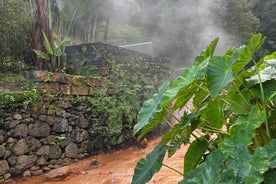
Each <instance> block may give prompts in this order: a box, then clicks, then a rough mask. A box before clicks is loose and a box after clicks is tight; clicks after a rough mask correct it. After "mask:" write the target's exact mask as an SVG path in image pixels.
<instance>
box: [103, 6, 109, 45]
mask: <svg viewBox="0 0 276 184" xmlns="http://www.w3.org/2000/svg"><path fill="white" fill-rule="evenodd" d="M109 21H110V13H109V11H108V12H107V18H106V24H105V31H104V42H105V43H106V42H107V35H108V26H109Z"/></svg>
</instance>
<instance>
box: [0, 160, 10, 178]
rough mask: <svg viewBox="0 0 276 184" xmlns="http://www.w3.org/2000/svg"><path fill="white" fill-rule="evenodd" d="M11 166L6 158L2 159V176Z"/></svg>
mask: <svg viewBox="0 0 276 184" xmlns="http://www.w3.org/2000/svg"><path fill="white" fill-rule="evenodd" d="M9 169H10V167H9V164H8V162H7V161H6V160H0V176H2V175H4V174H6V173H7V172H8V171H9Z"/></svg>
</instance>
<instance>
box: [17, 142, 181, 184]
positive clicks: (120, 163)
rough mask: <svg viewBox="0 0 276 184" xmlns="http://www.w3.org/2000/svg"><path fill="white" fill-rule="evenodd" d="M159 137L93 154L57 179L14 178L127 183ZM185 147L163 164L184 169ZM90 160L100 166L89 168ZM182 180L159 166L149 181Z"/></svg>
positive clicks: (34, 182)
mask: <svg viewBox="0 0 276 184" xmlns="http://www.w3.org/2000/svg"><path fill="white" fill-rule="evenodd" d="M159 141H160V138H155V139H153V140H150V141H149V142H148V146H147V147H146V148H145V149H142V148H138V147H134V146H133V147H130V148H128V149H125V150H120V151H116V152H114V153H112V154H100V155H97V156H92V157H89V158H87V159H84V160H80V161H78V162H76V163H73V164H70V165H69V167H70V169H71V170H72V173H71V174H70V175H68V176H67V177H65V178H64V179H63V180H60V181H48V180H47V179H46V178H45V176H43V175H41V176H36V177H31V178H27V179H20V180H16V182H15V183H16V184H94V183H95V184H130V183H131V179H132V175H133V173H134V168H135V166H136V164H137V162H138V161H139V160H140V159H141V158H143V157H145V156H146V155H147V154H148V153H149V152H151V151H152V150H153V149H154V146H155V145H157V144H158V143H159ZM185 152H186V148H182V150H181V151H178V152H176V154H175V155H174V156H173V157H172V158H168V157H167V156H166V158H165V162H164V163H165V164H167V165H169V166H170V167H173V168H175V169H177V170H178V171H180V172H182V171H183V157H184V154H185ZM93 160H97V161H99V163H98V164H99V165H98V166H95V167H93V166H92V167H91V166H90V164H91V162H92V161H93ZM181 179H182V176H181V175H179V174H178V173H176V172H174V171H172V170H170V169H168V168H166V167H162V169H161V170H160V172H159V173H157V174H155V175H154V177H153V178H152V180H151V181H150V182H148V184H155V183H156V184H168V183H172V184H173V183H177V182H178V181H180V180H181Z"/></svg>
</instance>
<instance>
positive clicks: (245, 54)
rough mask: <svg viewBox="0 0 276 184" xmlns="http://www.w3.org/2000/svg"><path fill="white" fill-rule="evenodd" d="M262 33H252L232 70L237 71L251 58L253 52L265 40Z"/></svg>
mask: <svg viewBox="0 0 276 184" xmlns="http://www.w3.org/2000/svg"><path fill="white" fill-rule="evenodd" d="M265 39H266V38H265V37H263V36H262V34H256V35H254V36H253V37H252V38H251V40H250V41H249V43H248V45H246V46H245V47H244V49H243V50H242V51H241V52H240V59H239V61H238V62H236V63H235V64H234V65H233V72H234V73H235V74H237V73H239V72H240V71H241V70H242V69H243V68H244V67H245V66H246V65H247V64H248V63H249V62H250V61H251V60H252V57H253V55H254V53H255V52H256V51H257V50H258V49H259V48H260V47H261V46H262V44H263V43H264V41H265Z"/></svg>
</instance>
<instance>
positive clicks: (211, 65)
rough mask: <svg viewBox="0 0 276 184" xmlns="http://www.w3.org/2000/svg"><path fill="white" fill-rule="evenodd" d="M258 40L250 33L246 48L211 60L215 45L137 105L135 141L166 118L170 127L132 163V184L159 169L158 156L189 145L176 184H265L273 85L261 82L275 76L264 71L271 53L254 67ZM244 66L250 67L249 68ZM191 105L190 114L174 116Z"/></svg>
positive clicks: (272, 134)
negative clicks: (155, 145) (188, 104)
mask: <svg viewBox="0 0 276 184" xmlns="http://www.w3.org/2000/svg"><path fill="white" fill-rule="evenodd" d="M264 41H265V37H263V36H262V35H261V34H256V35H254V36H253V37H252V38H251V40H250V41H249V43H248V44H247V45H243V46H240V47H238V48H230V49H229V50H227V51H226V53H225V54H224V55H222V56H215V55H214V52H215V48H216V45H217V42H218V38H216V39H215V40H214V41H213V42H212V43H211V44H210V45H209V46H208V47H207V48H206V49H205V50H204V51H203V52H202V53H201V54H200V55H199V56H197V57H196V58H195V60H194V62H193V64H192V65H191V66H189V67H187V68H186V69H185V70H184V71H183V73H182V75H181V76H179V77H178V78H176V79H175V80H174V81H173V82H172V83H171V84H169V83H168V82H166V83H165V84H163V85H162V86H161V87H160V89H159V92H158V94H156V95H155V96H154V97H153V98H151V99H149V100H147V101H146V102H145V103H144V105H143V107H142V109H141V110H140V113H139V116H138V123H137V124H136V125H135V127H134V134H135V135H138V138H142V137H143V136H144V135H146V134H147V133H148V132H150V131H151V130H152V129H153V128H154V127H156V126H157V125H158V124H159V123H161V122H168V123H169V119H170V118H174V119H177V120H178V123H177V124H176V125H174V126H173V127H172V128H171V129H170V130H169V131H168V132H167V133H166V134H165V135H163V137H162V140H161V143H160V144H159V145H158V146H157V147H156V148H157V149H154V150H153V152H152V153H150V154H149V155H148V156H147V157H146V158H145V159H141V160H140V161H139V162H138V164H137V166H136V168H135V172H134V176H133V179H132V183H140V184H143V183H146V182H148V181H149V180H150V179H151V178H152V176H153V175H154V174H155V173H156V172H158V171H159V170H160V168H161V166H160V165H164V164H163V163H162V162H163V158H164V155H165V153H166V152H168V156H169V157H171V156H173V155H174V153H175V152H176V151H181V149H180V148H181V145H182V144H184V145H186V144H190V146H189V148H188V150H187V152H186V154H185V157H184V165H183V168H184V169H183V171H176V172H177V173H179V174H181V175H182V176H183V180H182V181H179V183H180V184H188V183H189V184H190V183H204V184H209V183H217V184H219V183H248V184H249V183H250V184H251V183H256V184H257V183H262V182H265V183H273V177H274V176H276V171H275V169H276V164H275V163H276V162H275V161H276V159H275V158H276V151H275V150H276V139H275V138H276V131H275V127H276V121H275V120H274V119H275V118H274V116H275V115H274V114H275V105H274V104H275V97H276V95H275V91H276V81H275V79H274V78H273V77H270V78H269V77H267V76H266V80H264V79H263V78H264V77H265V76H264V71H265V74H267V73H269V74H270V75H271V76H275V73H272V71H274V70H269V68H271V67H274V69H275V65H273V63H275V61H276V52H275V53H273V54H271V55H267V56H264V57H263V58H262V59H260V60H259V61H258V62H257V61H255V59H254V54H255V53H256V51H257V50H258V49H259V48H260V47H261V46H262V44H263V43H264ZM249 63H255V64H254V66H253V67H251V68H249V67H247V66H248V64H249ZM191 101H192V102H193V107H192V109H190V112H188V111H187V112H184V113H183V115H182V117H180V118H177V117H174V112H175V111H179V110H181V109H183V107H185V105H186V104H187V103H188V102H191ZM153 155H154V157H153ZM165 166H166V165H165ZM169 168H170V167H169ZM271 181H272V182H271Z"/></svg>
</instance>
